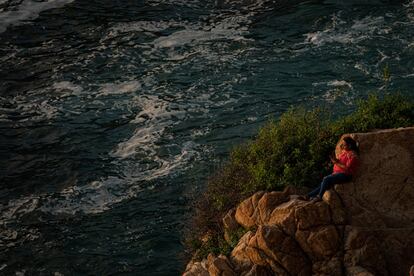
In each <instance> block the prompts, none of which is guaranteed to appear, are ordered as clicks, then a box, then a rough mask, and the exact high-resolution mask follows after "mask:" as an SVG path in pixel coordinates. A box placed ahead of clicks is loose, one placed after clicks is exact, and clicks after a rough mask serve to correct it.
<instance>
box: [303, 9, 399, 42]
mask: <svg viewBox="0 0 414 276" xmlns="http://www.w3.org/2000/svg"><path fill="white" fill-rule="evenodd" d="M390 31H391V28H390V27H388V26H386V25H385V23H384V17H382V16H380V17H371V16H367V17H365V18H363V19H361V20H354V22H353V24H352V25H351V26H349V25H348V24H347V23H346V22H345V21H342V20H340V19H339V17H338V16H337V15H336V14H335V15H333V16H332V22H331V24H330V26H329V27H327V28H326V29H325V30H322V31H316V32H311V33H307V34H305V37H306V38H305V43H310V44H314V45H316V46H322V45H325V44H328V43H340V44H353V43H359V42H360V41H363V40H366V39H368V38H371V37H372V35H373V34H374V33H375V34H387V33H389V32H390Z"/></svg>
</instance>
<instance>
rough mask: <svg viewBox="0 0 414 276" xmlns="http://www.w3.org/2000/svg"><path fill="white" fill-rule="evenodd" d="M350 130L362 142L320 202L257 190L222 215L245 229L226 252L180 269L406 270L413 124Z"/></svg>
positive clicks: (412, 233)
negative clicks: (355, 165) (345, 176)
mask: <svg viewBox="0 0 414 276" xmlns="http://www.w3.org/2000/svg"><path fill="white" fill-rule="evenodd" d="M348 135H350V136H352V137H353V138H354V139H356V140H357V141H358V142H359V147H360V161H361V162H360V167H359V169H358V175H357V176H356V177H355V178H354V180H353V181H352V182H349V183H345V184H341V185H335V187H334V189H331V190H329V191H327V192H326V193H325V195H324V198H323V201H319V202H313V201H304V200H300V199H299V198H298V196H297V195H295V194H294V193H295V190H294V189H292V188H289V187H288V188H286V189H285V191H283V192H267V193H265V192H257V193H255V194H254V195H253V196H251V197H249V198H247V199H246V200H244V201H243V202H242V203H240V204H239V205H238V206H237V207H236V208H235V209H233V210H230V211H229V213H228V214H227V215H226V216H225V217H224V218H223V226H224V228H225V232H226V234H227V233H231V232H232V231H234V230H235V229H237V228H238V227H240V226H242V227H244V228H245V229H250V231H248V232H247V233H246V234H245V235H244V236H243V237H242V238H241V239H240V240H239V242H238V244H237V246H236V247H235V248H234V249H233V250H232V252H231V254H230V255H229V256H223V255H220V256H214V255H212V254H210V255H209V256H208V258H207V259H204V260H202V261H191V262H190V263H189V264H188V265H187V268H186V271H185V272H184V275H185V276H190V275H223V276H227V275H228V276H230V275H246V276H247V275H359V276H363V275H404V276H405V275H408V272H409V270H410V267H411V265H413V264H414V254H413V252H414V127H409V128H400V129H390V130H380V131H375V132H370V133H353V134H348ZM338 144H339V143H338ZM338 149H339V148H338V146H337V150H338ZM317 184H318V183H315V186H316V185H317ZM225 238H228V237H225Z"/></svg>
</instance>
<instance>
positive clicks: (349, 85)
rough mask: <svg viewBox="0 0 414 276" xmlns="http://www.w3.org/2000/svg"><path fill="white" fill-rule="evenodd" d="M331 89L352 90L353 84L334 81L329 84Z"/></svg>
mask: <svg viewBox="0 0 414 276" xmlns="http://www.w3.org/2000/svg"><path fill="white" fill-rule="evenodd" d="M327 86H330V87H348V88H351V89H352V84H351V83H349V82H347V81H344V80H333V81H329V82H328V83H327Z"/></svg>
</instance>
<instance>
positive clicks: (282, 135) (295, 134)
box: [188, 94, 414, 258]
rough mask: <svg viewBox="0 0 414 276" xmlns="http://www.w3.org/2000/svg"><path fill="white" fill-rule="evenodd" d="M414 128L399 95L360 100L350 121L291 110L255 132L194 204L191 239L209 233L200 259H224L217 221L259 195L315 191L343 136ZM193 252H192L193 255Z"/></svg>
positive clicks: (410, 109) (410, 106) (413, 105)
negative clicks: (288, 189) (217, 256)
mask: <svg viewBox="0 0 414 276" xmlns="http://www.w3.org/2000/svg"><path fill="white" fill-rule="evenodd" d="M413 125H414V102H413V100H412V99H409V98H407V97H404V96H402V95H400V94H394V95H391V94H387V95H384V96H379V95H378V94H373V95H370V96H369V97H368V98H367V99H365V100H360V101H359V102H358V104H357V109H356V110H355V111H354V112H353V113H351V114H349V115H348V116H345V117H342V118H339V119H336V120H333V119H332V116H331V115H330V114H329V113H328V112H326V111H323V110H321V109H314V110H306V109H304V108H302V107H300V108H291V109H289V110H288V111H287V112H285V113H284V114H283V115H282V116H281V117H280V118H279V120H277V121H275V120H272V121H270V122H268V123H267V124H266V125H265V126H264V127H262V128H261V129H260V130H259V133H258V135H257V137H256V138H255V139H254V140H253V141H250V142H248V143H246V144H243V145H240V146H238V147H236V148H235V149H234V150H232V152H231V153H230V158H229V161H228V163H227V164H226V165H225V166H223V168H222V169H221V170H220V171H219V172H217V173H216V175H214V176H213V177H211V178H210V180H209V181H208V184H207V189H206V191H205V192H204V194H203V196H201V197H200V198H199V200H198V201H197V204H196V212H195V214H194V219H193V227H192V230H191V231H190V233H189V234H188V235H189V236H190V237H192V238H194V237H201V236H202V235H204V233H206V232H209V233H210V234H211V233H212V234H211V235H212V236H211V238H210V239H209V241H208V242H207V243H198V245H197V246H194V247H193V250H198V257H200V258H202V257H205V256H206V255H207V254H208V252H213V253H226V252H227V251H228V250H230V249H231V248H232V246H234V245H233V244H232V245H228V246H227V245H226V242H225V241H224V239H223V238H222V237H223V229H222V226H221V219H222V217H223V215H224V214H225V212H227V211H228V210H229V209H230V208H233V207H235V206H236V205H237V204H238V203H239V202H240V201H241V200H243V199H244V198H246V197H248V196H250V195H252V194H253V193H255V192H257V191H259V190H265V191H270V190H283V189H284V188H285V187H286V186H287V185H293V186H296V187H311V186H315V184H316V183H318V182H319V181H320V179H321V178H322V177H323V176H324V175H327V174H329V172H330V170H331V165H330V162H329V158H327V156H328V155H329V153H330V152H331V151H333V150H334V148H335V145H336V143H337V141H338V139H339V138H340V136H341V135H342V134H344V133H352V132H367V131H370V130H374V129H384V128H396V127H406V126H413ZM193 252H194V251H193Z"/></svg>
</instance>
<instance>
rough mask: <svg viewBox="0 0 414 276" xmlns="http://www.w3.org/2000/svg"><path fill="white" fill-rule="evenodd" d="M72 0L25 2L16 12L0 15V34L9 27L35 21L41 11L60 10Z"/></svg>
mask: <svg viewBox="0 0 414 276" xmlns="http://www.w3.org/2000/svg"><path fill="white" fill-rule="evenodd" d="M73 1H74V0H49V1H45V2H39V1H31V0H25V1H23V2H22V3H21V4H20V5H19V7H18V10H13V11H6V12H2V13H0V33H2V32H4V31H5V30H6V29H7V27H9V26H10V25H21V24H24V23H27V21H28V20H34V19H36V18H37V17H38V16H39V14H40V13H41V12H42V11H46V10H50V9H55V8H61V7H63V6H65V5H66V4H69V3H71V2H73Z"/></svg>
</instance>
